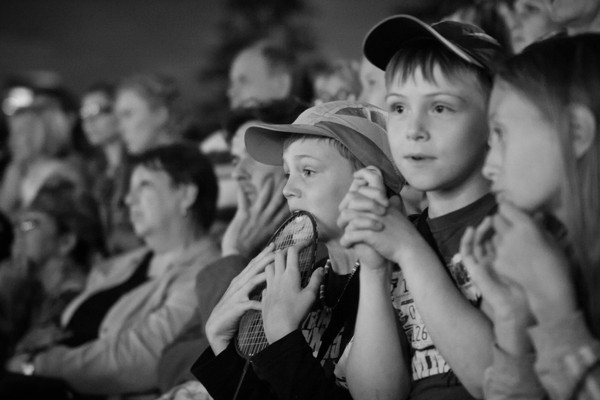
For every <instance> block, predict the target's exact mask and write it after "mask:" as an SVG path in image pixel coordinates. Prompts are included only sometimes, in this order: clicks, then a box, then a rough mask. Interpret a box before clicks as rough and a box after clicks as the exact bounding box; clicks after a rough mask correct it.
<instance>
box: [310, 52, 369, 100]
mask: <svg viewBox="0 0 600 400" xmlns="http://www.w3.org/2000/svg"><path fill="white" fill-rule="evenodd" d="M358 69H359V67H358V63H356V62H355V61H350V60H343V59H338V60H334V61H328V60H320V61H317V62H316V63H314V64H313V65H312V67H311V68H310V76H311V79H312V84H313V90H314V99H313V103H315V104H321V103H327V102H329V101H335V100H349V101H355V100H356V99H357V98H358V96H359V94H360V90H361V86H360V76H359V71H358Z"/></svg>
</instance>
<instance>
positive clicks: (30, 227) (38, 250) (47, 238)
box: [12, 211, 60, 265]
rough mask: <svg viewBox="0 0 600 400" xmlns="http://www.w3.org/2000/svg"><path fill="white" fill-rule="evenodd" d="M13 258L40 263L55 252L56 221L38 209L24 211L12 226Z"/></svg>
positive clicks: (57, 236) (56, 239) (56, 245)
mask: <svg viewBox="0 0 600 400" xmlns="http://www.w3.org/2000/svg"><path fill="white" fill-rule="evenodd" d="M13 229H14V237H15V239H14V242H13V246H12V255H13V259H14V260H16V261H17V262H18V261H25V260H27V261H28V262H31V263H33V264H34V265H41V264H43V263H45V262H46V261H48V260H49V259H50V258H51V257H53V256H54V255H55V254H57V249H58V248H59V240H60V234H59V232H58V227H57V225H56V222H55V221H54V219H53V218H52V217H50V216H49V215H48V214H46V213H43V212H40V211H24V212H23V213H21V214H20V215H19V216H18V218H17V220H16V221H15V223H14V226H13Z"/></svg>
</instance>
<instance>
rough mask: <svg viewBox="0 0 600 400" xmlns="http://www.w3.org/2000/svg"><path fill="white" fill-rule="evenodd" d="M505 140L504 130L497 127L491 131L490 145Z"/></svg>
mask: <svg viewBox="0 0 600 400" xmlns="http://www.w3.org/2000/svg"><path fill="white" fill-rule="evenodd" d="M503 139H504V132H503V131H502V129H500V128H497V127H492V128H491V129H490V140H489V144H492V143H494V142H501V141H502V140H503Z"/></svg>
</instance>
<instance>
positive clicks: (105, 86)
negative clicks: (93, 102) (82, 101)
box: [83, 81, 117, 101]
mask: <svg viewBox="0 0 600 400" xmlns="http://www.w3.org/2000/svg"><path fill="white" fill-rule="evenodd" d="M92 93H102V94H103V95H105V96H106V97H108V99H109V100H110V101H114V100H115V95H116V93H117V85H116V84H114V83H112V82H108V81H97V82H94V83H92V84H91V85H90V86H88V87H87V88H86V89H85V91H84V92H83V95H84V96H85V95H88V94H92Z"/></svg>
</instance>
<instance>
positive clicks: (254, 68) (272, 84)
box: [227, 40, 312, 109]
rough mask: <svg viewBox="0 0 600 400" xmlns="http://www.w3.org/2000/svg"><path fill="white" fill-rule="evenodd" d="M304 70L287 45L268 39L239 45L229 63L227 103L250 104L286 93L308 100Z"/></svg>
mask: <svg viewBox="0 0 600 400" xmlns="http://www.w3.org/2000/svg"><path fill="white" fill-rule="evenodd" d="M303 73H304V71H303V69H302V67H301V65H300V62H299V60H298V58H297V56H296V55H295V54H294V53H293V52H291V51H290V50H289V49H285V48H284V47H283V46H281V45H278V44H276V43H273V42H270V41H268V40H261V41H258V42H256V43H253V44H251V45H249V46H248V47H246V48H244V49H242V50H241V51H240V52H239V53H238V54H237V55H236V57H235V58H234V60H233V62H232V64H231V68H230V70H229V89H228V90H227V96H228V97H229V107H230V109H237V108H243V107H252V106H256V105H259V104H261V103H268V102H270V101H272V100H282V99H285V98H289V97H291V98H293V99H295V100H296V101H299V102H301V103H305V102H310V100H311V98H312V93H311V90H310V89H309V88H307V87H305V86H304V85H305V83H306V82H305V81H304V79H303V78H304V77H303ZM307 92H308V95H307Z"/></svg>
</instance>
